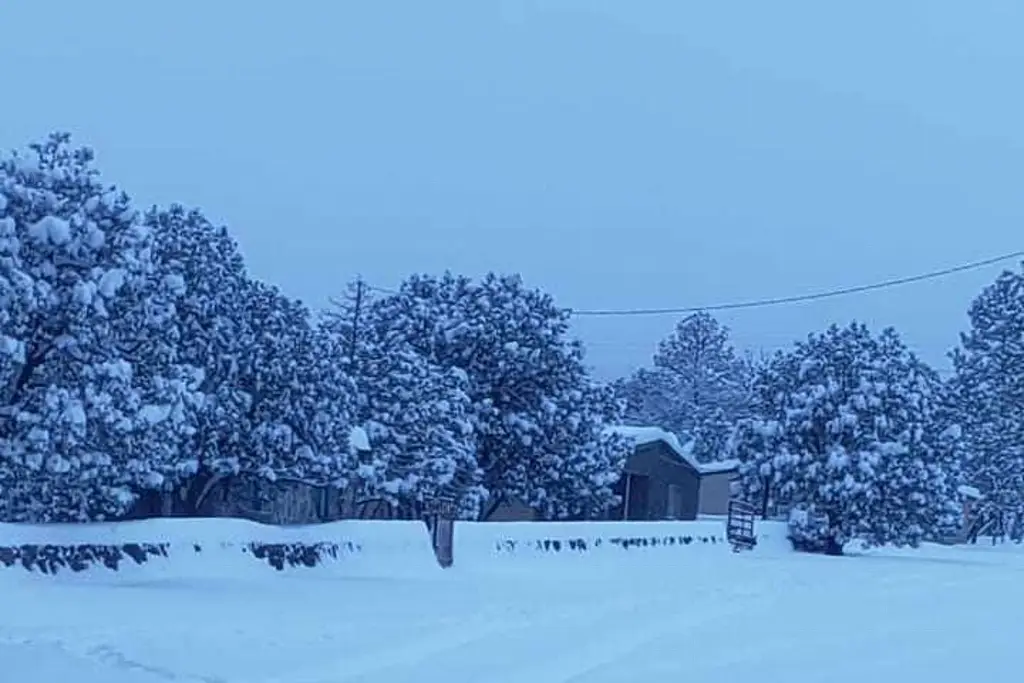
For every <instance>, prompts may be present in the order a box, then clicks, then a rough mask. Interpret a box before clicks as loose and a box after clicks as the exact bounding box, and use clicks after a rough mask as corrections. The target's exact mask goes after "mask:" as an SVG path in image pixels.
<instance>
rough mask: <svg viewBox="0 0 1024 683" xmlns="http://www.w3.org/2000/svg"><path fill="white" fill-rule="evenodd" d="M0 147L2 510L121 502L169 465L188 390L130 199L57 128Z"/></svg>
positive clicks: (99, 507)
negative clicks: (19, 144) (26, 148)
mask: <svg viewBox="0 0 1024 683" xmlns="http://www.w3.org/2000/svg"><path fill="white" fill-rule="evenodd" d="M30 149H31V151H30V152H28V153H25V154H17V153H16V154H14V155H11V156H7V157H4V158H3V159H2V160H0V254H2V257H0V381H2V386H3V388H4V390H3V396H2V400H0V518H3V519H7V520H17V521H52V520H71V521H84V520H90V519H102V518H106V517H109V516H113V515H118V514H121V513H123V512H124V511H125V510H126V509H128V507H130V505H131V504H132V503H133V501H134V498H135V491H136V490H137V489H138V488H139V487H142V486H157V485H160V483H161V482H162V481H163V479H164V477H165V476H166V475H167V473H168V472H170V471H173V468H174V458H175V457H176V456H177V454H178V452H179V449H178V445H179V443H180V441H181V439H182V438H184V437H185V436H187V433H188V429H189V422H190V419H189V416H188V412H189V408H190V406H191V404H192V401H193V398H194V397H193V395H192V391H191V389H192V388H191V386H190V381H192V380H193V379H194V376H193V373H192V371H191V369H190V368H187V367H181V366H179V365H176V364H175V363H174V354H173V344H172V343H171V342H170V341H169V340H168V338H167V336H166V333H167V326H168V324H169V321H170V320H171V317H172V315H173V310H174V309H173V301H174V298H175V296H176V295H177V294H179V293H180V290H179V288H178V287H177V284H178V283H176V282H172V281H166V280H164V279H162V278H160V277H159V276H158V274H157V273H156V271H155V270H154V268H153V263H152V261H151V258H150V251H149V248H150V238H149V235H148V233H147V231H146V230H145V229H144V228H143V227H142V226H141V225H140V222H139V220H138V215H137V213H136V212H135V211H134V210H133V208H132V207H131V204H130V202H129V200H128V198H127V197H126V196H125V195H124V194H123V193H121V192H118V191H117V190H116V189H115V188H113V187H108V186H105V185H103V184H102V183H101V182H100V179H99V176H98V172H97V171H96V170H95V168H94V166H93V163H92V161H93V155H92V152H91V151H90V150H88V149H74V148H72V147H71V146H70V137H69V136H68V135H66V134H55V135H53V136H51V137H50V138H49V139H48V140H47V141H46V142H44V143H41V144H36V145H33V146H31V148H30Z"/></svg>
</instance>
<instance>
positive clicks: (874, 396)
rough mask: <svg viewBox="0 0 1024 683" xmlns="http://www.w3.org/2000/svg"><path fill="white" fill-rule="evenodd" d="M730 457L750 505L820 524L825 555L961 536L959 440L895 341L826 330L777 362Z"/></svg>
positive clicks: (760, 384)
mask: <svg viewBox="0 0 1024 683" xmlns="http://www.w3.org/2000/svg"><path fill="white" fill-rule="evenodd" d="M755 388H756V397H757V398H756V401H755V409H756V411H757V412H758V414H759V417H758V418H756V419H749V420H746V421H744V422H742V423H741V425H740V428H739V429H738V430H737V433H736V435H735V436H734V439H733V442H732V452H733V454H734V455H736V457H739V458H740V459H741V460H742V461H743V465H742V474H743V479H744V485H745V488H746V491H747V494H748V496H750V497H751V498H753V499H754V500H756V501H758V502H760V503H761V504H762V506H763V507H765V508H768V507H769V505H768V504H767V502H766V496H767V497H769V498H771V499H772V500H773V501H774V502H776V503H779V504H781V505H783V506H784V507H787V508H796V509H798V510H801V511H803V512H809V513H811V514H812V515H814V514H823V515H827V519H828V524H827V527H826V528H825V529H824V530H823V533H824V534H825V538H823V539H820V540H821V541H822V543H823V546H824V547H826V548H828V549H829V550H831V551H832V552H838V551H841V548H842V546H843V544H845V543H846V542H848V541H850V540H852V539H854V538H859V539H860V540H862V541H863V542H865V543H866V544H868V545H883V544H895V545H917V544H918V543H920V542H921V541H922V540H925V539H927V538H939V537H943V536H945V535H947V534H949V533H951V532H953V531H955V530H956V528H957V527H958V525H959V522H960V519H959V506H958V494H957V488H958V486H959V485H960V484H961V483H962V479H961V477H960V458H961V455H962V451H961V449H960V444H959V432H958V429H957V426H956V425H955V424H954V423H953V422H952V420H951V415H950V413H949V411H948V405H949V401H948V397H947V395H946V393H945V387H944V386H943V384H942V382H941V381H940V380H939V378H938V376H937V374H936V373H935V372H934V371H933V370H932V369H931V368H928V367H927V366H926V365H925V364H924V363H922V362H921V361H920V360H919V359H917V358H916V357H915V356H914V355H913V354H912V353H911V352H910V351H909V350H908V349H907V348H906V346H905V345H904V344H903V342H902V341H901V340H900V339H899V337H898V335H897V334H896V333H895V332H894V331H892V330H885V331H884V332H883V333H882V334H881V335H880V336H878V337H875V336H872V334H871V333H870V331H869V330H868V329H867V328H866V327H864V326H863V325H858V324H854V325H851V326H849V327H847V328H843V329H840V328H837V327H834V326H833V327H831V328H829V329H828V330H827V331H826V332H824V333H823V334H820V335H811V336H810V337H809V338H808V339H807V341H805V342H801V343H798V344H797V345H796V346H795V348H794V349H793V350H792V351H790V352H788V353H780V354H777V355H776V356H775V357H774V358H773V359H771V360H770V361H769V363H768V364H767V366H766V367H765V368H764V369H762V370H761V372H760V373H759V374H758V378H757V381H756V383H755Z"/></svg>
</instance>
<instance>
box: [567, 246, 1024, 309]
mask: <svg viewBox="0 0 1024 683" xmlns="http://www.w3.org/2000/svg"><path fill="white" fill-rule="evenodd" d="M1021 257H1024V251H1015V252H1013V253H1012V254H1003V255H1002V256H994V257H992V258H987V259H984V260H981V261H972V262H971V263H964V264H962V265H959V266H953V267H952V268H944V269H942V270H934V271H932V272H929V273H922V274H920V275H910V276H907V277H901V278H896V279H894V280H884V281H882V282H875V283H872V284H868V285H857V286H855V287H843V288H840V289H830V290H827V291H824V292H815V293H813V294H798V295H795V296H783V297H775V298H771V299H754V300H751V301H736V302H732V303H723V304H713V305H711V306H680V307H676V308H627V309H617V310H616V309H605V310H591V311H588V310H581V311H577V310H574V311H573V312H572V314H573V315H575V316H627V315H630V316H632V315H668V314H677V315H678V314H685V313H700V312H703V311H730V310H736V309H741V308H764V307H766V306H779V305H782V304H795V303H801V302H804V301H817V300H819V299H831V298H833V297H837V296H846V295H848V294H859V293H861V292H872V291H875V290H879V289H888V288H889V287H897V286H899V285H908V284H911V283H914V282H923V281H925V280H935V279H937V278H941V277H946V276H948V275H954V274H956V273H963V272H966V271H968V270H976V269H978V268H982V267H984V266H990V265H992V264H995V263H1000V262H1002V261H1008V260H1010V259H1015V258H1021Z"/></svg>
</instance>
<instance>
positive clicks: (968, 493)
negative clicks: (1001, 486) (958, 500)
mask: <svg viewBox="0 0 1024 683" xmlns="http://www.w3.org/2000/svg"><path fill="white" fill-rule="evenodd" d="M957 491H959V493H960V495H961V496H963V497H964V498H974V499H975V500H977V499H979V498H981V491H979V490H978V489H976V488H975V487H973V486H966V485H964V486H960V487H959V488H957Z"/></svg>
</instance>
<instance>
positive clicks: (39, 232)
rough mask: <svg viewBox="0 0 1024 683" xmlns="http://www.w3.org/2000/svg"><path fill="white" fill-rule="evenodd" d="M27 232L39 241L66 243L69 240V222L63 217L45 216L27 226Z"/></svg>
mask: <svg viewBox="0 0 1024 683" xmlns="http://www.w3.org/2000/svg"><path fill="white" fill-rule="evenodd" d="M28 234H29V236H30V237H31V238H32V239H34V240H35V241H37V242H40V243H45V242H47V241H48V242H50V244H55V245H62V244H67V243H68V242H70V241H71V224H70V223H68V222H67V221H66V220H64V219H63V218H57V217H56V216H45V217H43V218H41V219H40V220H38V221H37V222H35V223H33V224H32V225H30V226H29V229H28Z"/></svg>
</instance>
